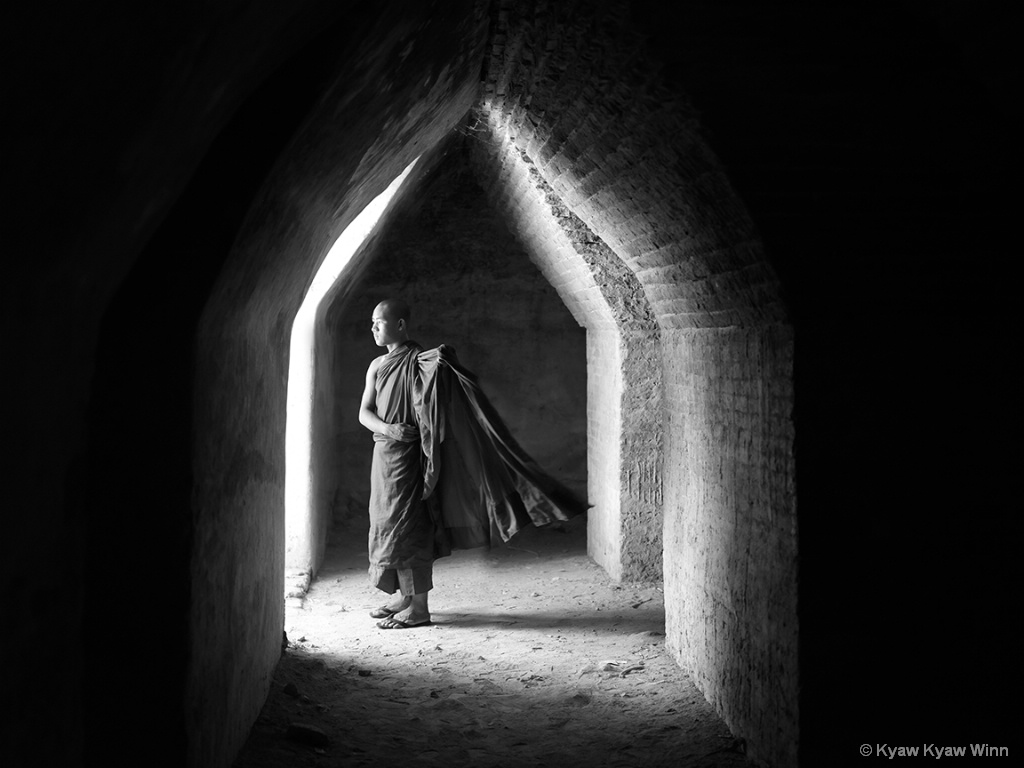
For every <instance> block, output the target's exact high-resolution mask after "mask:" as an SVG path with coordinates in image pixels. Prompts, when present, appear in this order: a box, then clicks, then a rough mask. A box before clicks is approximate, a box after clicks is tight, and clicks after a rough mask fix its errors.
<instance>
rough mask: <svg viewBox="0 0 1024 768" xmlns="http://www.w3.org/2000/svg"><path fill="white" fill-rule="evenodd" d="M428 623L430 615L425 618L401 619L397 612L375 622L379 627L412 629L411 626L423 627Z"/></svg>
mask: <svg viewBox="0 0 1024 768" xmlns="http://www.w3.org/2000/svg"><path fill="white" fill-rule="evenodd" d="M429 624H430V617H429V616H428V617H427V618H426V619H422V620H421V619H408V620H407V621H403V620H401V619H399V618H398V614H395V615H394V616H389V617H388V618H386V619H382V620H381V621H378V622H377V627H378V628H379V629H412V628H413V627H425V626H428V625H429Z"/></svg>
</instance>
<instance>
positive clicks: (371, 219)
mask: <svg viewBox="0 0 1024 768" xmlns="http://www.w3.org/2000/svg"><path fill="white" fill-rule="evenodd" d="M417 160H419V158H416V160H413V161H412V162H411V163H410V164H409V165H408V166H407V167H406V169H405V170H404V171H402V174H401V175H400V176H398V178H396V179H395V180H394V181H392V182H391V184H390V186H388V188H387V189H385V190H384V191H383V192H381V193H380V194H379V195H377V197H375V198H374V199H373V200H372V201H371V202H370V203H369V205H367V206H366V207H365V208H364V209H363V210H362V211H361V212H360V213H359V215H358V216H356V217H355V219H353V221H352V223H351V224H349V225H348V226H347V227H346V228H345V231H344V232H342V233H341V235H340V236H339V237H338V239H337V240H336V241H335V243H334V245H333V246H331V250H330V251H329V252H328V253H327V256H326V257H325V258H324V261H323V263H322V264H321V265H320V268H319V269H318V270H317V273H316V275H315V276H314V278H313V282H312V283H311V284H310V286H309V290H308V291H307V293H306V297H305V298H304V299H303V301H302V305H301V306H300V307H299V311H298V313H296V315H295V321H294V322H293V324H292V336H291V349H290V353H289V364H288V421H287V426H286V428H285V535H286V545H287V550H286V553H285V567H286V568H287V569H288V571H291V572H295V571H305V572H307V573H308V572H309V571H310V570H311V569H312V566H313V560H314V557H315V553H314V551H313V514H312V512H313V510H312V495H311V491H312V464H311V459H312V451H311V444H310V442H311V434H312V432H311V427H312V412H313V380H314V379H313V377H314V368H315V360H314V354H313V349H314V343H313V342H314V337H315V333H316V327H315V325H316V317H317V309H318V308H319V306H320V303H321V301H323V298H324V297H325V296H326V295H327V293H328V291H330V289H331V287H332V286H333V285H334V283H335V282H336V281H337V279H338V277H339V275H341V272H342V270H344V268H345V266H346V265H347V264H348V263H349V261H350V260H351V259H352V257H353V256H354V255H355V253H356V252H357V251H358V250H359V248H360V247H361V246H362V245H363V243H364V242H365V241H366V238H367V237H368V236H369V234H370V232H372V231H373V228H374V226H376V224H377V222H378V221H379V220H380V217H381V215H382V214H383V213H384V211H385V209H386V208H387V205H388V203H389V202H391V199H392V198H393V197H394V196H395V193H397V192H398V190H399V189H400V188H401V186H402V183H403V182H404V181H405V179H406V177H407V176H408V175H409V173H410V171H412V169H413V166H415V165H416V161H417ZM353 408H355V405H354V404H353ZM288 589H289V587H288V584H287V583H286V585H285V590H286V592H287V590H288Z"/></svg>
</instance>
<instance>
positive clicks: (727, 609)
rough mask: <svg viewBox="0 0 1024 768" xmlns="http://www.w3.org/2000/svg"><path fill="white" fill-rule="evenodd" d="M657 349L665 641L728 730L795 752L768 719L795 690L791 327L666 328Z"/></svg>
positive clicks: (769, 748)
mask: <svg viewBox="0 0 1024 768" xmlns="http://www.w3.org/2000/svg"><path fill="white" fill-rule="evenodd" d="M664 354H665V399H666V403H667V405H668V408H669V412H670V414H671V417H670V422H669V429H668V434H667V443H668V451H667V452H666V474H669V475H671V476H673V477H675V478H678V480H677V481H676V482H672V483H669V484H668V485H667V490H666V492H667V494H668V497H667V498H666V504H665V510H666V512H665V552H666V555H665V556H666V559H667V560H668V559H672V560H675V566H674V567H672V568H666V570H665V594H666V596H671V598H672V599H673V600H676V601H678V610H676V611H672V612H671V613H667V615H666V636H667V640H668V645H669V647H670V648H671V650H672V652H673V653H674V654H675V656H676V657H677V658H678V659H679V660H680V662H681V663H682V665H683V666H684V667H685V668H686V669H687V670H688V671H689V672H690V674H691V675H693V677H694V680H695V682H696V683H697V684H698V685H699V686H700V687H701V689H702V690H703V691H704V692H705V695H706V696H707V698H708V700H709V701H710V702H711V703H712V704H714V705H715V706H716V707H717V708H718V709H719V711H721V712H722V713H723V715H724V716H725V718H726V721H727V722H728V724H729V726H730V727H731V728H732V729H733V730H734V732H735V733H740V734H744V733H750V734H759V735H760V739H761V741H760V744H759V750H760V751H761V754H763V755H771V756H772V757H771V763H772V764H774V765H795V764H796V761H797V751H796V750H797V745H796V743H795V742H793V741H792V740H791V739H789V738H787V737H786V736H785V734H783V733H781V732H779V731H778V730H777V728H776V724H777V723H778V722H780V721H781V722H793V721H795V720H796V715H797V712H796V709H797V703H798V693H799V690H798V682H797V679H796V677H794V676H792V675H787V674H784V673H783V671H784V670H786V669H788V668H789V666H790V665H792V664H793V663H794V659H795V658H796V655H797V622H796V615H797V605H796V595H797V590H796V587H797V547H796V542H797V519H796V488H795V482H794V471H795V453H794V437H795V430H794V427H793V421H792V409H793V335H792V331H791V330H790V329H788V328H786V327H785V326H777V327H775V328H767V329H763V328H756V329H737V328H731V329H713V330H688V331H682V330H679V331H670V332H668V333H667V334H666V335H665V344H664ZM672 553H676V554H674V555H673V554H672Z"/></svg>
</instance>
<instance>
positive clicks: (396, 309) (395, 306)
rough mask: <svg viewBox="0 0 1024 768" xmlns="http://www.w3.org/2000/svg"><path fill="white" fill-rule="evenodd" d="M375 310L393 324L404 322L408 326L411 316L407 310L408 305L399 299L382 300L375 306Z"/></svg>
mask: <svg viewBox="0 0 1024 768" xmlns="http://www.w3.org/2000/svg"><path fill="white" fill-rule="evenodd" d="M377 309H379V310H380V311H381V313H382V314H384V315H387V317H388V318H389V319H391V320H394V321H395V322H397V321H399V320H405V324H406V325H408V324H409V320H410V315H411V314H412V313H411V311H410V310H409V305H408V304H406V303H405V302H404V301H402V300H401V299H384V301H382V302H381V303H380V304H378V305H377Z"/></svg>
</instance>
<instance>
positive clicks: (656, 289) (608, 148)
mask: <svg viewBox="0 0 1024 768" xmlns="http://www.w3.org/2000/svg"><path fill="white" fill-rule="evenodd" d="M629 22H630V20H629V14H628V9H627V7H626V5H624V4H620V3H614V2H610V3H598V2H594V3H591V2H580V3H575V4H569V5H558V6H557V7H555V6H551V5H548V4H544V3H523V2H504V3H500V13H499V15H498V17H497V25H498V34H497V35H495V37H494V38H493V40H494V43H493V46H492V49H491V51H490V57H489V59H488V72H487V81H486V92H485V96H484V101H483V103H482V105H481V108H480V110H479V115H480V128H481V134H482V135H483V136H485V137H486V142H485V143H489V144H490V147H491V159H490V163H491V167H496V168H500V169H501V170H500V171H499V172H498V173H499V174H500V173H504V174H505V176H507V177H508V179H511V178H512V175H513V171H511V170H510V168H511V167H513V166H521V167H522V168H523V169H524V170H520V171H519V173H520V181H519V182H518V185H517V184H516V183H515V182H510V181H509V180H504V181H503V183H502V185H501V189H502V190H503V191H504V190H509V189H516V188H517V186H518V187H519V188H524V189H525V188H526V187H527V186H528V185H529V183H528V182H527V181H525V180H524V179H525V178H526V177H531V181H532V185H533V187H534V188H537V189H543V190H544V195H543V197H544V199H545V203H544V205H546V206H547V210H546V211H544V213H546V214H547V215H546V216H545V215H538V212H537V211H536V210H535V211H534V212H533V213H530V214H527V215H523V216H516V215H515V213H511V214H510V218H512V219H513V220H514V221H516V223H517V226H518V227H519V230H520V233H521V234H520V236H521V237H523V238H524V240H529V239H530V238H531V237H533V238H535V239H541V240H543V239H544V238H543V237H541V238H537V237H536V236H535V235H534V234H533V232H535V231H537V230H538V229H541V228H542V227H543V226H544V225H543V224H539V223H538V222H544V221H549V222H550V221H553V220H554V221H558V222H559V223H560V224H561V225H562V226H561V227H559V226H558V225H554V227H553V229H559V228H561V229H562V230H567V229H568V230H570V231H572V230H575V231H577V232H583V233H585V234H584V238H585V240H586V241H589V242H591V243H599V244H600V245H599V246H598V247H597V248H591V249H590V252H591V253H593V254H595V255H596V256H597V258H596V259H595V261H596V262H597V263H598V264H600V265H602V266H603V267H604V269H594V268H593V266H592V264H591V263H590V262H586V263H587V266H588V267H590V269H589V270H588V271H590V272H591V278H590V279H592V280H593V281H594V282H595V283H596V284H597V285H598V290H597V291H596V293H597V295H598V296H599V297H600V298H601V299H603V300H604V302H605V304H606V306H607V309H604V308H602V310H603V311H600V310H599V311H593V312H591V313H590V317H593V318H594V319H593V320H591V324H593V325H594V326H595V331H597V332H595V333H590V332H589V327H588V357H589V359H588V374H589V376H590V377H591V383H590V384H589V387H590V392H591V393H592V395H593V397H594V400H592V401H591V403H590V407H589V413H590V419H591V423H592V425H593V428H594V434H592V436H591V437H592V439H591V447H592V457H591V473H592V475H593V474H594V473H595V470H597V471H604V472H605V473H606V476H607V475H608V474H611V475H612V476H613V477H617V478H619V483H620V486H619V487H620V488H621V493H622V496H621V498H620V504H619V506H618V509H617V510H616V512H615V514H611V515H608V516H607V517H606V518H604V519H599V520H597V521H595V522H596V525H595V531H594V535H593V536H592V538H591V553H592V555H594V556H595V557H596V558H597V559H598V560H599V561H603V563H602V564H605V563H609V562H610V563H611V567H609V570H610V572H611V573H612V574H613V575H619V573H622V572H623V571H625V570H626V563H627V562H628V560H629V558H628V553H627V551H626V550H627V546H634V547H636V549H637V550H641V551H642V550H643V547H644V544H645V543H647V542H636V541H635V540H633V541H631V539H633V538H634V537H637V538H639V537H640V536H643V535H645V534H646V535H650V534H649V530H650V527H649V526H642V525H641V526H630V525H628V524H627V517H628V515H629V514H631V513H632V514H636V513H637V512H646V514H645V515H644V516H645V517H646V522H647V523H650V521H651V519H652V517H653V516H652V515H651V514H650V512H649V511H647V510H644V508H643V506H642V505H641V504H639V503H638V502H639V501H641V500H651V501H654V502H656V504H655V505H653V506H655V508H657V509H659V510H660V508H661V507H662V505H664V510H665V513H664V514H665V518H664V544H665V546H664V560H663V563H664V579H665V589H666V616H667V625H668V643H669V647H670V648H671V649H672V651H673V652H674V654H675V655H676V657H677V659H678V660H679V661H680V663H681V664H683V665H684V666H685V667H686V668H687V669H689V670H690V671H691V672H692V673H693V674H694V677H695V679H696V680H697V682H698V684H699V685H700V686H701V689H702V690H703V691H704V693H705V695H706V696H707V698H708V699H709V700H710V701H712V702H713V703H714V704H715V706H716V707H717V708H718V710H719V711H720V712H721V713H722V715H723V717H724V718H725V719H726V721H727V722H728V723H729V725H730V726H731V727H732V728H733V729H734V730H735V731H736V732H737V733H738V734H739V735H741V736H743V737H744V738H745V739H746V740H747V743H748V748H749V752H750V754H751V755H752V756H753V757H755V758H757V759H760V760H764V761H768V762H771V763H772V764H776V765H795V763H796V760H797V749H798V746H797V745H798V732H799V725H798V723H799V720H798V712H797V696H798V674H797V668H798V657H797V615H796V589H797V580H796V577H797V573H796V552H797V539H796V533H797V532H796V524H795V522H796V519H795V485H794V482H793V477H794V472H795V462H794V458H793V457H794V429H793V426H792V386H791V379H792V373H793V371H792V354H793V334H792V330H791V329H790V328H789V326H788V322H787V316H786V311H785V309H784V307H783V305H782V302H781V300H780V295H779V287H778V280H777V278H776V276H775V274H774V271H773V269H772V267H771V266H770V265H769V264H768V262H767V260H766V258H765V256H764V253H763V250H762V247H761V244H760V241H759V239H758V236H757V233H756V232H755V230H754V227H753V225H752V223H751V220H750V218H749V216H748V215H747V213H746V211H745V209H744V208H743V205H742V204H741V203H740V201H739V200H738V198H737V197H736V194H735V192H734V191H733V189H732V187H731V185H730V184H729V182H728V180H727V178H726V176H725V173H724V171H723V169H722V168H721V166H720V164H719V163H718V161H717V159H716V158H715V156H714V155H713V153H712V152H711V151H710V150H709V149H708V147H707V145H706V143H705V141H704V140H703V137H702V136H701V133H700V125H699V121H698V119H697V116H696V113H695V112H694V111H693V110H692V109H690V108H689V107H688V105H687V102H686V101H685V98H684V97H683V96H682V95H681V94H680V92H678V91H677V90H672V89H670V88H668V87H667V85H666V84H665V83H664V82H663V81H662V80H661V79H660V78H659V77H658V75H657V71H656V68H655V67H654V65H653V63H652V62H651V61H649V60H647V59H646V57H645V54H644V39H643V38H642V37H641V36H640V35H637V34H632V33H631V32H630V23H629ZM505 194H506V196H509V197H511V196H512V195H511V194H510V193H508V192H505ZM508 207H509V210H510V211H514V210H515V209H516V207H517V205H516V204H515V203H513V204H511V205H509V206H508ZM520 207H521V206H520ZM537 207H538V204H535V209H536V208H537ZM552 209H554V210H562V211H564V212H565V213H562V214H561V215H559V214H557V213H556V215H555V216H552V215H551V211H552ZM571 222H578V224H575V225H574V224H572V223H571ZM567 225H568V226H567ZM562 237H563V238H564V237H565V235H564V234H563V235H562ZM548 239H551V238H548ZM534 252H535V253H536V254H537V255H538V258H539V260H540V261H542V262H544V261H546V262H547V263H548V267H547V269H548V270H549V271H550V272H551V273H552V277H550V278H549V279H551V280H552V282H553V284H555V285H556V287H557V286H558V285H559V282H558V281H557V276H559V274H560V273H562V272H567V270H565V269H564V268H562V269H560V268H559V259H558V255H559V249H558V247H557V246H552V245H550V244H543V245H540V246H538V247H536V248H535V249H534ZM577 260H580V259H579V257H577ZM542 268H544V267H542ZM577 269H578V268H577ZM569 274H571V273H569ZM630 285H635V286H637V290H635V291H633V290H629V291H628V295H630V296H634V297H636V299H635V300H634V301H633V302H632V303H631V305H630V306H631V308H633V309H635V308H642V311H641V312H640V314H639V315H636V314H634V315H633V317H632V318H631V319H633V320H634V321H636V320H640V322H641V327H640V328H639V329H637V330H642V331H643V335H642V338H644V340H645V341H653V345H652V346H650V347H647V348H646V349H644V348H641V349H639V350H636V353H635V354H634V353H633V351H632V350H630V349H629V346H628V344H626V345H623V344H622V343H619V344H616V343H614V340H615V339H616V334H615V332H612V329H616V330H617V329H622V330H623V331H626V333H624V334H623V335H622V338H623V339H626V340H631V339H632V338H634V336H633V334H632V333H630V332H629V331H630V326H629V325H628V324H627V322H625V318H624V317H623V316H621V315H620V316H615V313H614V311H613V309H612V307H613V302H609V297H610V296H614V295H615V294H616V293H617V292H620V291H622V290H623V289H624V288H626V287H627V286H630ZM570 287H571V288H574V287H576V286H575V285H571V286H570ZM581 294H582V295H584V296H586V295H588V294H586V293H583V292H582V291H581ZM566 303H567V305H569V306H570V308H573V306H574V304H573V302H572V300H571V299H568V298H567V299H566ZM576 304H577V305H581V304H582V301H579V300H578V301H577V302H576ZM594 304H595V305H598V304H599V302H594ZM581 314H582V315H583V316H584V317H587V313H586V310H583V311H582V312H581ZM609 315H611V316H612V318H613V320H612V322H611V323H607V321H606V325H605V326H604V329H603V330H602V329H601V328H600V326H599V323H600V320H601V319H604V318H607V317H608V316H609ZM647 317H650V318H653V319H654V320H656V322H652V323H651V326H653V328H652V329H651V330H648V327H645V326H644V325H643V323H644V320H645V318H647ZM635 327H636V326H634V328H635ZM620 333H621V331H620ZM609 372H614V374H615V375H618V376H620V377H621V380H620V383H615V382H613V381H612V380H611V377H610V376H609ZM645 379H646V381H647V382H648V383H650V382H652V381H656V382H657V386H656V390H657V394H656V396H655V397H647V396H645V395H644V392H643V388H642V387H643V383H644V380H645ZM652 394H653V392H652ZM630 396H632V397H634V398H635V399H636V400H637V401H639V402H640V403H643V404H644V405H646V406H648V407H649V406H651V405H654V406H655V410H654V412H655V413H656V414H657V419H658V424H657V426H658V427H659V428H661V429H664V430H665V432H664V435H663V436H662V435H659V439H658V440H656V441H652V442H650V443H645V442H643V441H642V440H635V439H631V438H635V437H636V433H631V431H630V428H629V426H628V421H627V420H625V419H623V410H622V408H621V407H620V408H619V410H618V414H617V415H618V418H619V419H620V424H619V425H616V426H618V429H619V432H620V434H622V436H623V439H622V442H621V443H615V442H611V443H609V442H608V440H609V438H610V437H611V435H610V434H609V432H614V431H615V429H616V426H612V427H611V428H610V429H607V428H602V422H607V421H608V419H609V413H614V410H612V409H608V408H607V403H608V401H609V400H612V399H615V398H619V397H622V398H623V402H624V401H625V399H626V398H627V397H630ZM598 398H600V400H598ZM598 409H600V410H598ZM645 413H646V414H648V415H649V414H650V413H651V410H647V411H646V412H645ZM659 432H660V430H659ZM597 435H600V436H599V437H598V439H597V440H594V437H595V436H597ZM762 440H766V441H767V446H768V447H765V448H758V449H757V450H752V448H751V443H752V441H754V442H756V443H758V445H760V443H761V441H762ZM595 491H596V493H595V499H594V500H595V501H596V502H597V503H598V504H607V498H608V495H607V493H603V492H602V489H600V488H596V489H595ZM637 496H640V497H641V499H638V498H637ZM592 517H593V516H592ZM641 531H643V532H644V533H640V532H641ZM652 538H653V537H652ZM655 541H656V543H658V544H660V541H657V540H655ZM648 542H651V540H650V539H649V540H648ZM651 543H654V542H651ZM606 567H608V566H607V565H606ZM619 567H621V568H622V569H623V571H617V568H619ZM765 595H770V596H771V600H763V599H762V598H763V597H764V596H765ZM751 691H754V693H755V694H756V695H755V697H754V698H751ZM769 702H770V704H771V706H762V705H763V704H765V703H769Z"/></svg>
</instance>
